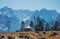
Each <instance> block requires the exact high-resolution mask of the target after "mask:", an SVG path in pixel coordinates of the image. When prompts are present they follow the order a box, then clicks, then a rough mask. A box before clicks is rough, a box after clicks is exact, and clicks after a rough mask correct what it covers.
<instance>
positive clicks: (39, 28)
mask: <svg viewBox="0 0 60 39" xmlns="http://www.w3.org/2000/svg"><path fill="white" fill-rule="evenodd" d="M35 31H43V23H42V20H41V18H40V17H39V16H38V17H37V25H36V26H35Z"/></svg>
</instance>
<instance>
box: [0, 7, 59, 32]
mask: <svg viewBox="0 0 60 39" xmlns="http://www.w3.org/2000/svg"><path fill="white" fill-rule="evenodd" d="M38 16H39V17H40V18H42V19H44V20H45V21H46V22H49V23H50V22H51V21H52V22H51V23H52V24H53V23H54V21H56V20H57V18H58V17H60V14H59V13H58V12H57V11H56V10H47V9H41V10H40V11H39V10H36V11H30V10H22V9H21V10H14V9H11V8H8V7H3V8H1V9H0V32H8V29H9V31H10V32H15V31H16V30H20V29H21V26H20V24H21V21H25V23H26V25H28V24H29V21H35V20H34V17H38ZM8 27H9V28H8Z"/></svg>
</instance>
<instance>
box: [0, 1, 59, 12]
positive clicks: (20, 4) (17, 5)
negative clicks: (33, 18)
mask: <svg viewBox="0 0 60 39" xmlns="http://www.w3.org/2000/svg"><path fill="white" fill-rule="evenodd" d="M5 6H7V7H9V8H12V9H15V10H19V9H26V10H40V9H43V8H46V9H49V10H51V9H54V10H57V11H58V12H60V0H0V8H2V7H5Z"/></svg>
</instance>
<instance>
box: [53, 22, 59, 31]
mask: <svg viewBox="0 0 60 39" xmlns="http://www.w3.org/2000/svg"><path fill="white" fill-rule="evenodd" d="M58 26H59V23H58V21H55V24H54V30H58Z"/></svg>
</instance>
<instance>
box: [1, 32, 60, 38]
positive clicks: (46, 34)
mask: <svg viewBox="0 0 60 39" xmlns="http://www.w3.org/2000/svg"><path fill="white" fill-rule="evenodd" d="M21 35H23V36H28V37H29V39H60V31H40V32H12V33H8V32H7V33H0V36H5V37H8V36H12V37H14V38H15V39H24V38H25V37H23V38H20V37H19V36H21ZM17 37H18V38H17Z"/></svg>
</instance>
